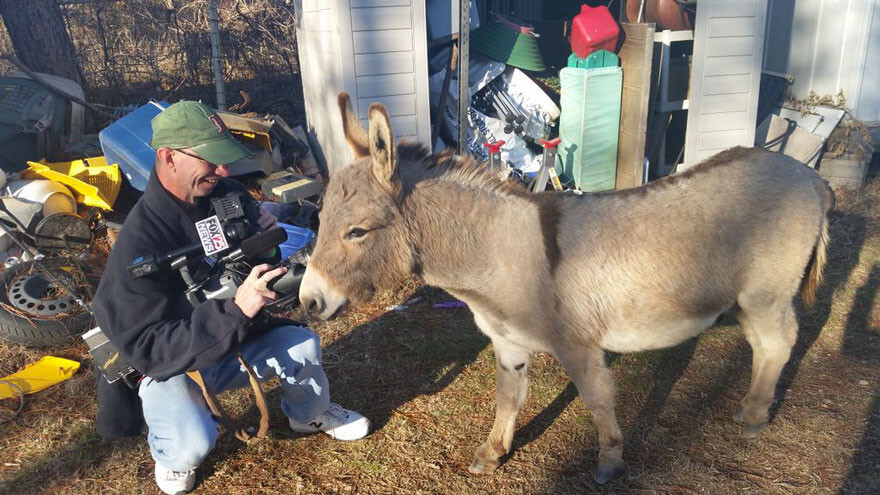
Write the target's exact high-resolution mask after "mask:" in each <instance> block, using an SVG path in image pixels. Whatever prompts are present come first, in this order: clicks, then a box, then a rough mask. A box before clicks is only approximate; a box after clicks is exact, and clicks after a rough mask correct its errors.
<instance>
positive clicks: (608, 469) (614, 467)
mask: <svg viewBox="0 0 880 495" xmlns="http://www.w3.org/2000/svg"><path fill="white" fill-rule="evenodd" d="M622 471H623V463H621V464H611V465H599V467H597V468H596V474H595V475H593V481H595V482H596V484H597V485H604V484H605V483H608V482H609V481H611V480H612V479H614V477H615V476H617V475H618V474H620V473H621V472H622Z"/></svg>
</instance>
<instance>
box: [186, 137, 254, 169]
mask: <svg viewBox="0 0 880 495" xmlns="http://www.w3.org/2000/svg"><path fill="white" fill-rule="evenodd" d="M190 149H191V150H193V151H194V152H195V153H196V154H197V155H199V156H200V157H202V158H203V159H204V160H205V161H207V162H210V163H213V164H215V165H230V164H232V163H235V162H237V161H239V160H241V159H244V158H248V157H251V156H253V155H254V153H253V152H252V151H251V150H249V149H247V148H246V147H245V146H244V145H243V144H241V143H239V142H238V141H236V140H235V139H234V138H229V139H222V140H218V141H214V142H212V143H205V144H200V145H198V146H193V147H192V148H190Z"/></svg>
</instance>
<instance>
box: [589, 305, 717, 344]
mask: <svg viewBox="0 0 880 495" xmlns="http://www.w3.org/2000/svg"><path fill="white" fill-rule="evenodd" d="M720 314H721V313H720V312H718V313H712V314H708V315H704V316H699V317H688V318H679V319H675V320H665V321H645V320H644V319H642V320H640V321H638V322H633V321H620V322H618V323H617V324H615V325H612V326H609V327H608V329H607V330H606V331H605V333H604V334H603V335H602V341H601V345H602V348H603V349H605V350H609V351H613V352H637V351H649V350H652V349H663V348H664V347H671V346H674V345H677V344H680V343H681V342H684V341H685V340H687V339H689V338H691V337H694V336H696V335H698V334H699V333H700V332H702V331H703V330H705V329H706V328H708V327H709V326H710V325H712V324H713V323H714V322H715V320H716V319H717V318H718V316H719V315H720Z"/></svg>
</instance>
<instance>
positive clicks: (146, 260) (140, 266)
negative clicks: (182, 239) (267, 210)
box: [128, 227, 287, 278]
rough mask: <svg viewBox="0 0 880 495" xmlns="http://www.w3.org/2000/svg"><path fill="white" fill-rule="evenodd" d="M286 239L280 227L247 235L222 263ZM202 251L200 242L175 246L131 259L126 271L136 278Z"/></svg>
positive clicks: (252, 254) (285, 233)
mask: <svg viewBox="0 0 880 495" xmlns="http://www.w3.org/2000/svg"><path fill="white" fill-rule="evenodd" d="M286 240H287V231H286V230H284V229H283V228H281V227H275V228H272V229H269V230H267V231H265V232H261V233H259V234H257V235H255V236H253V237H249V238H247V239H245V240H244V241H242V242H241V246H239V248H238V249H236V250H235V251H232V252H231V253H229V254H228V255H226V256H224V257H223V258H221V259H220V260H219V261H222V262H224V263H227V262H230V261H237V260H239V259H241V258H243V257H252V256H256V255H258V254H260V253H262V252H263V251H266V250H268V249H271V248H273V247H275V246H277V245H279V244H281V243H282V242H284V241H286ZM200 251H202V244H201V243H199V244H190V245H189V246H184V247H181V248H177V249H175V250H173V251H169V252H168V253H165V254H162V255H158V256H157V255H153V254H151V255H147V256H140V257H138V258H135V259H134V260H132V262H131V263H130V264H129V265H128V272H129V274H131V276H132V277H134V278H138V277H143V276H145V275H149V274H151V273H155V272H157V271H159V269H160V268H161V267H162V266H164V265H166V264H168V263H171V262H172V261H174V260H175V259H177V258H179V257H181V256H189V255H191V254H195V253H198V252H200Z"/></svg>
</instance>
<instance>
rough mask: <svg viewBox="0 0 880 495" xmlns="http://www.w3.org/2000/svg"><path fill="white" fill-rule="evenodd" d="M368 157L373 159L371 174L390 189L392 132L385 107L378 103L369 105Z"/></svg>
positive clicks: (391, 177)
mask: <svg viewBox="0 0 880 495" xmlns="http://www.w3.org/2000/svg"><path fill="white" fill-rule="evenodd" d="M369 115H370V117H369V122H370V157H371V158H372V159H373V175H374V176H376V179H378V180H379V183H380V184H382V185H383V186H384V187H386V188H387V189H388V190H392V189H393V187H392V185H393V178H394V170H395V166H396V164H395V163H394V137H393V136H394V134H392V133H391V122H390V121H389V120H388V114H387V113H386V112H385V107H384V106H383V105H381V104H379V103H373V104H372V105H370V114H369Z"/></svg>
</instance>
